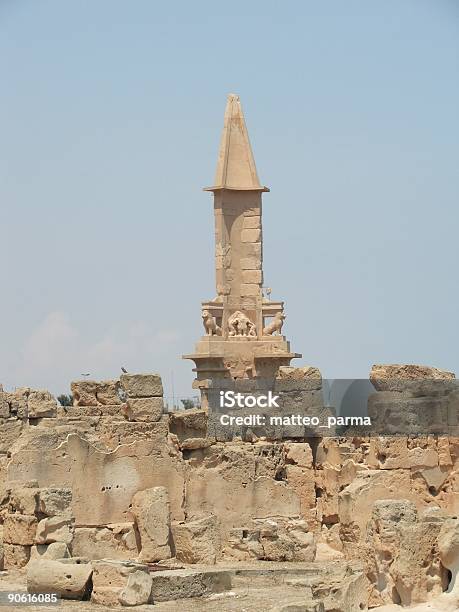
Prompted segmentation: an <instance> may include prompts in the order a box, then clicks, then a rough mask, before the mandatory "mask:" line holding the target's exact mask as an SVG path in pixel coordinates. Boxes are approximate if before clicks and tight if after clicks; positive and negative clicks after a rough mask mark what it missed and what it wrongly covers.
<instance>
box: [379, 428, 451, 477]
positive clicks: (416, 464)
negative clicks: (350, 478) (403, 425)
mask: <svg viewBox="0 0 459 612" xmlns="http://www.w3.org/2000/svg"><path fill="white" fill-rule="evenodd" d="M369 455H370V459H369V462H371V465H372V467H377V468H379V469H381V470H395V469H400V468H403V469H414V468H422V467H427V468H430V467H436V466H437V465H438V461H439V457H438V452H437V448H436V441H435V438H433V437H427V436H426V437H419V438H414V439H413V440H410V441H409V442H408V438H407V437H406V436H396V437H395V436H380V437H372V438H371V439H370V448H369Z"/></svg>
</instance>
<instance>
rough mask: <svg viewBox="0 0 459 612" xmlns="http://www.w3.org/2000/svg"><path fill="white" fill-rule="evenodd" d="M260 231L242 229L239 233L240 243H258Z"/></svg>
mask: <svg viewBox="0 0 459 612" xmlns="http://www.w3.org/2000/svg"><path fill="white" fill-rule="evenodd" d="M260 239H261V231H260V230H259V229H243V230H242V232H241V242H251V243H257V242H260Z"/></svg>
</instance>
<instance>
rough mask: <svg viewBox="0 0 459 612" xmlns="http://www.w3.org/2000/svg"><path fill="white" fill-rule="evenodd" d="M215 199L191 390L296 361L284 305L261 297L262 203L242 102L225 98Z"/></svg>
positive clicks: (267, 373)
mask: <svg viewBox="0 0 459 612" xmlns="http://www.w3.org/2000/svg"><path fill="white" fill-rule="evenodd" d="M206 191H211V192H213V198H214V216H215V280H216V297H214V298H213V299H212V300H209V301H206V302H203V303H202V321H203V324H204V330H205V336H203V337H202V338H201V340H200V341H199V342H198V344H197V346H196V352H195V353H194V354H192V355H185V356H184V357H185V358H187V359H192V360H193V361H194V362H195V364H196V368H195V372H196V373H197V380H196V384H197V386H198V387H199V388H201V389H202V388H203V386H202V384H201V383H202V381H204V380H207V381H208V380H210V379H212V380H215V379H221V378H231V379H233V380H239V379H244V378H256V377H260V376H263V377H267V376H268V377H272V376H275V373H276V371H277V370H278V368H279V367H280V366H283V365H289V364H290V360H291V359H292V358H294V357H299V356H301V355H298V354H296V353H291V352H290V345H289V342H287V340H286V339H285V337H284V336H283V335H282V326H283V323H284V319H285V314H284V303H283V302H275V301H272V300H271V299H270V295H269V294H268V295H263V234H262V195H263V192H264V191H269V189H268V188H267V187H264V186H263V185H262V184H261V183H260V180H259V178H258V173H257V169H256V165H255V160H254V157H253V153H252V147H251V146H250V140H249V135H248V132H247V127H246V125H245V119H244V115H243V112H242V106H241V102H240V99H239V96H237V95H235V94H230V95H229V96H228V101H227V104H226V110H225V119H224V125H223V134H222V138H221V143H220V150H219V155H218V162H217V172H216V176H215V185H214V186H213V187H207V188H206Z"/></svg>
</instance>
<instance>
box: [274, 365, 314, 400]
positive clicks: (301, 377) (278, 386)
mask: <svg viewBox="0 0 459 612" xmlns="http://www.w3.org/2000/svg"><path fill="white" fill-rule="evenodd" d="M274 389H275V391H276V392H279V393H284V392H286V391H318V390H320V389H322V375H321V373H320V370H318V369H317V368H314V367H312V366H306V367H303V368H294V367H291V366H281V367H280V368H279V371H278V373H277V376H276V380H275V387H274Z"/></svg>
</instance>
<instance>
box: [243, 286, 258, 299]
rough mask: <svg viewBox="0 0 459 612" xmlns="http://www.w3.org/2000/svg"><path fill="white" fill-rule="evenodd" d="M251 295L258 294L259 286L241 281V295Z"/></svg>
mask: <svg viewBox="0 0 459 612" xmlns="http://www.w3.org/2000/svg"><path fill="white" fill-rule="evenodd" d="M251 295H260V287H259V285H255V284H251V283H242V284H241V296H242V297H244V296H251Z"/></svg>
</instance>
